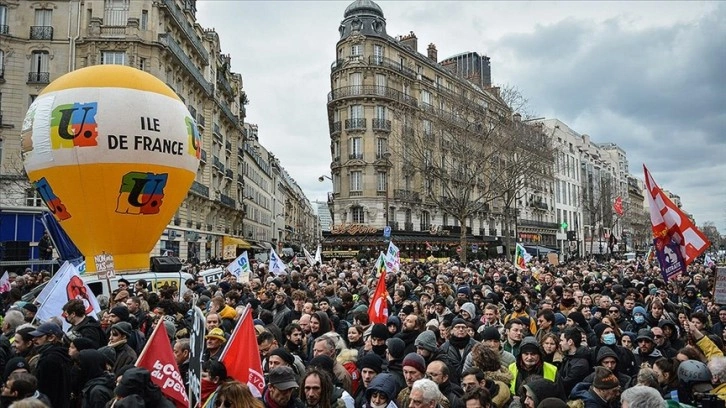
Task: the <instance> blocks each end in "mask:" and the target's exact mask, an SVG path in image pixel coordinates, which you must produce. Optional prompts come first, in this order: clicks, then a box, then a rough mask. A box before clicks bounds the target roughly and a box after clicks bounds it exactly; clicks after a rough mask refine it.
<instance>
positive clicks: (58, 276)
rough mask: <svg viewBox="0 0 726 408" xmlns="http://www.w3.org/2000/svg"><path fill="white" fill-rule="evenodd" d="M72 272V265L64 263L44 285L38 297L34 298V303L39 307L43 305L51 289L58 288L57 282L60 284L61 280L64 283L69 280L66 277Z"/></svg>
mask: <svg viewBox="0 0 726 408" xmlns="http://www.w3.org/2000/svg"><path fill="white" fill-rule="evenodd" d="M72 270H73V265H72V264H71V263H70V262H68V261H66V262H64V263H63V265H61V267H60V269H58V272H56V273H55V275H53V277H52V278H51V280H50V281H49V282H48V283H47V284H46V285H45V287H44V288H43V290H41V291H40V293H38V296H36V297H35V303H37V304H39V305H42V304H43V303H45V300H46V299H47V298H48V295H49V294H50V292H52V291H53V289H55V287H56V286H58V282H60V281H61V280H64V281H65V280H68V279H69V278H68V277H67V276H66V275H67V274H69V273H70V272H71V271H72Z"/></svg>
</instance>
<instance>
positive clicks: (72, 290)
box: [35, 261, 101, 331]
mask: <svg viewBox="0 0 726 408" xmlns="http://www.w3.org/2000/svg"><path fill="white" fill-rule="evenodd" d="M72 299H79V300H81V301H83V305H84V306H85V307H86V315H89V316H91V317H93V318H94V319H97V320H98V317H97V314H98V313H100V312H101V306H99V305H98V300H97V299H96V296H95V295H94V294H93V291H91V288H90V287H89V286H88V284H87V283H85V282H84V281H83V279H81V277H80V276H79V275H78V270H77V269H76V267H75V266H73V264H72V263H70V262H68V261H66V262H65V263H64V264H63V265H62V266H61V268H60V269H59V270H58V272H57V273H56V274H55V276H53V279H52V280H51V281H50V282H48V284H47V286H46V287H45V288H43V290H42V291H41V292H40V294H38V297H37V298H36V299H35V302H36V303H39V304H40V306H38V313H36V314H35V318H36V319H38V320H39V321H41V322H47V321H48V320H50V318H52V317H55V316H60V315H61V314H62V313H63V305H65V304H66V303H67V302H68V301H69V300H72ZM69 328H70V324H69V323H68V322H66V321H65V319H64V320H63V330H64V331H65V330H68V329H69Z"/></svg>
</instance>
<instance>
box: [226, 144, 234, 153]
mask: <svg viewBox="0 0 726 408" xmlns="http://www.w3.org/2000/svg"><path fill="white" fill-rule="evenodd" d="M224 150H226V151H227V152H229V153H232V142H225V143H224Z"/></svg>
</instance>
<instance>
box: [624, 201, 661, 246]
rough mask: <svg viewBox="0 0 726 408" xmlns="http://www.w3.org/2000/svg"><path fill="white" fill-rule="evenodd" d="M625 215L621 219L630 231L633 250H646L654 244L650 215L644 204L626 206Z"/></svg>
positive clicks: (637, 203)
mask: <svg viewBox="0 0 726 408" xmlns="http://www.w3.org/2000/svg"><path fill="white" fill-rule="evenodd" d="M623 210H624V211H625V213H624V214H623V217H622V218H621V220H622V222H623V226H624V227H628V228H629V229H630V235H631V240H632V243H633V249H634V250H635V249H638V248H640V249H643V248H646V247H647V246H648V245H650V244H651V243H652V242H653V228H652V226H651V223H650V214H649V213H648V212H647V211H646V210H645V209H644V208H643V205H642V203H639V202H636V203H628V204H627V205H625V206H624V208H623Z"/></svg>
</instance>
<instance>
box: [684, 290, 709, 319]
mask: <svg viewBox="0 0 726 408" xmlns="http://www.w3.org/2000/svg"><path fill="white" fill-rule="evenodd" d="M683 301H684V302H685V303H686V304H687V305H688V306H689V307H690V309H691V313H695V312H703V311H705V310H706V308H705V306H703V302H702V301H701V299H699V298H698V289H696V287H695V286H691V285H689V286H686V295H685V296H684V297H683Z"/></svg>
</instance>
